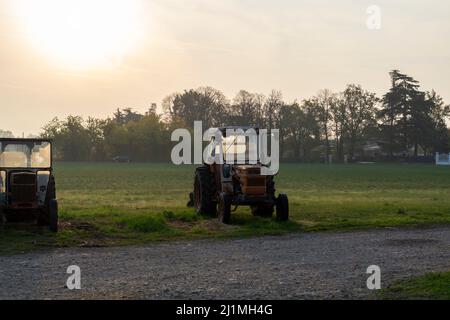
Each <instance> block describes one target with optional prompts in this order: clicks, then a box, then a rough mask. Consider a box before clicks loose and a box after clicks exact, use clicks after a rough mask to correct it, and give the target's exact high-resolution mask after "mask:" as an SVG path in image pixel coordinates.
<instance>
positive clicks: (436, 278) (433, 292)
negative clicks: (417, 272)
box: [379, 272, 450, 300]
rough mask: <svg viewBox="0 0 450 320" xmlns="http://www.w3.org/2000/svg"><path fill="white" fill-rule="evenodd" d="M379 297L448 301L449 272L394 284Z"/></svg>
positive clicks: (449, 293) (449, 296)
mask: <svg viewBox="0 0 450 320" xmlns="http://www.w3.org/2000/svg"><path fill="white" fill-rule="evenodd" d="M379 296H380V298H381V299H387V300H450V272H444V273H429V274H426V275H424V276H421V277H417V278H413V279H410V280H406V281H401V282H398V283H395V284H393V285H392V286H390V287H388V288H386V289H383V290H382V291H381V292H380V294H379Z"/></svg>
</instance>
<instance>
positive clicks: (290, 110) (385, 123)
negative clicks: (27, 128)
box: [41, 70, 450, 162]
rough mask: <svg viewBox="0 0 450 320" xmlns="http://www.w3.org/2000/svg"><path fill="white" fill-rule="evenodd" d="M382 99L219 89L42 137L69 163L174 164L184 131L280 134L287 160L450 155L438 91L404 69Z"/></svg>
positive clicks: (58, 123)
mask: <svg viewBox="0 0 450 320" xmlns="http://www.w3.org/2000/svg"><path fill="white" fill-rule="evenodd" d="M390 78H391V87H390V89H389V91H388V92H386V93H385V94H384V95H383V96H382V97H377V95H376V94H374V93H372V92H370V91H367V90H365V89H363V88H362V87H361V86H360V85H357V84H350V85H348V86H347V87H346V88H345V90H343V91H342V92H332V91H330V90H321V91H320V92H319V93H318V94H317V95H315V96H313V97H311V98H309V99H305V100H303V101H301V102H299V101H294V102H292V103H286V102H285V101H284V99H283V96H282V94H281V92H279V91H276V90H273V91H272V92H270V93H269V94H268V95H267V96H265V95H262V94H258V93H251V92H248V91H245V90H241V91H239V92H238V93H237V95H236V96H235V97H234V98H233V99H228V98H227V97H226V96H225V95H224V94H223V93H222V92H220V91H219V90H217V89H214V88H211V87H202V88H198V89H190V90H185V91H184V92H182V93H174V94H171V95H169V96H167V97H166V98H165V99H164V100H163V102H162V110H163V112H157V106H156V104H152V105H151V107H150V108H149V109H148V111H147V112H145V113H144V114H141V113H138V112H136V111H134V110H133V109H132V108H122V109H120V108H119V109H117V110H116V112H115V113H114V114H113V115H112V116H110V117H108V118H106V119H97V118H92V117H89V118H87V119H83V118H82V117H80V116H69V117H67V118H66V119H63V120H60V119H58V118H54V119H53V120H52V121H50V122H49V123H48V124H46V125H45V126H44V127H43V131H42V134H41V136H42V137H45V138H51V139H53V140H54V146H55V156H56V158H57V159H60V160H68V161H104V160H111V159H112V158H113V157H116V156H124V157H129V158H130V159H131V161H168V160H169V157H170V150H171V148H172V147H173V145H174V143H172V142H171V141H170V136H171V133H172V131H173V130H174V129H176V128H191V129H192V126H193V124H194V121H202V122H203V128H204V129H206V128H209V127H219V126H225V125H250V126H256V127H259V128H266V129H272V128H277V129H280V151H281V156H282V158H283V159H287V160H292V161H305V162H306V161H327V160H329V159H333V161H338V162H342V161H356V160H361V159H374V160H375V159H395V158H404V157H418V156H419V155H423V156H431V155H433V154H434V153H435V152H449V130H448V128H447V125H446V121H447V119H448V117H449V115H450V107H449V106H448V105H446V104H445V103H444V102H443V100H442V98H441V97H440V96H439V95H438V94H436V92H434V91H433V90H431V91H423V90H421V88H420V85H419V82H418V81H416V80H415V79H414V78H412V77H411V76H408V75H406V74H403V73H401V72H400V71H398V70H393V71H392V72H390Z"/></svg>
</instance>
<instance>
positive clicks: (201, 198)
mask: <svg viewBox="0 0 450 320" xmlns="http://www.w3.org/2000/svg"><path fill="white" fill-rule="evenodd" d="M214 194H215V185H214V181H213V176H212V174H211V172H210V171H209V168H208V167H200V168H197V170H196V172H195V181H194V207H195V211H196V212H197V214H199V215H202V216H215V215H216V214H217V204H216V202H214V200H213V197H214Z"/></svg>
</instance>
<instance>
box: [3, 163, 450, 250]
mask: <svg viewBox="0 0 450 320" xmlns="http://www.w3.org/2000/svg"><path fill="white" fill-rule="evenodd" d="M194 168H195V167H194V166H175V165H170V164H113V163H96V164H92V163H58V164H56V166H55V175H56V181H57V193H58V199H59V204H60V222H61V224H60V229H61V231H60V232H59V233H58V234H57V235H53V234H50V233H49V232H46V231H45V230H43V229H40V228H37V227H35V226H29V225H7V227H6V230H4V231H3V233H2V234H1V236H0V253H1V252H3V253H9V252H11V253H14V252H20V251H28V250H32V249H40V248H48V247H60V246H110V245H125V244H136V243H145V242H148V241H162V240H167V239H186V238H187V239H195V238H204V237H231V236H251V235H268V234H271V235H278V234H283V233H287V232H297V231H319V230H320V231H324V230H352V229H364V228H374V227H388V226H406V225H414V226H415V225H429V224H440V223H449V222H450V171H449V170H450V168H447V167H436V166H433V165H386V164H380V165H378V164H376V165H362V164H361V165H298V164H282V165H281V169H280V174H279V175H278V176H277V179H276V182H277V191H278V192H281V191H283V192H286V193H287V194H288V196H289V201H290V215H291V221H290V222H285V223H280V222H277V221H275V220H274V219H263V218H255V217H253V216H251V214H250V212H249V210H248V208H245V207H243V208H239V209H238V211H237V212H236V213H234V214H233V218H232V225H231V226H225V225H221V224H219V223H218V222H217V221H216V220H215V219H206V218H201V217H197V216H196V215H195V214H194V211H193V209H191V208H187V207H186V203H187V198H188V192H190V191H191V190H192V185H193V173H194Z"/></svg>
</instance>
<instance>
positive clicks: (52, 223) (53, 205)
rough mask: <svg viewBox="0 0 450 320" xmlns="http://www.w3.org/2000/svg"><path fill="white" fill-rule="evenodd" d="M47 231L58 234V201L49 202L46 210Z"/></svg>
mask: <svg viewBox="0 0 450 320" xmlns="http://www.w3.org/2000/svg"><path fill="white" fill-rule="evenodd" d="M48 221H49V226H48V227H49V229H50V231H51V232H58V201H57V200H56V199H52V200H50V204H49V208H48Z"/></svg>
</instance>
